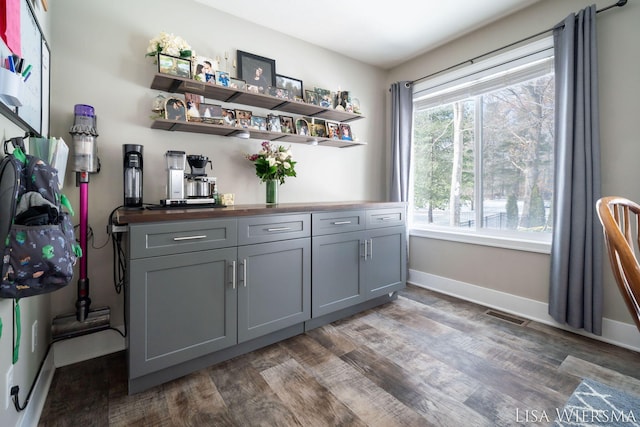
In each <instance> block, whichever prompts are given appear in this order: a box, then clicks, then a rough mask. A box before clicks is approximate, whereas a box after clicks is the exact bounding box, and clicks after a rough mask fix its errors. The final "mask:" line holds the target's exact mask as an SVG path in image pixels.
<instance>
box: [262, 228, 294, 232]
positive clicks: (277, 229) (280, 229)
mask: <svg viewBox="0 0 640 427" xmlns="http://www.w3.org/2000/svg"><path fill="white" fill-rule="evenodd" d="M289 230H291V227H276V228H267V231H269V232H272V231H289Z"/></svg>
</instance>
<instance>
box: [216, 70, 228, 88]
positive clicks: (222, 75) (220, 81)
mask: <svg viewBox="0 0 640 427" xmlns="http://www.w3.org/2000/svg"><path fill="white" fill-rule="evenodd" d="M215 76H216V84H217V85H218V86H224V87H229V73H227V72H226V71H220V70H216V74H215Z"/></svg>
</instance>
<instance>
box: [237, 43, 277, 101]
mask: <svg viewBox="0 0 640 427" xmlns="http://www.w3.org/2000/svg"><path fill="white" fill-rule="evenodd" d="M237 63H238V78H239V79H242V80H244V81H245V82H247V84H248V85H254V86H258V91H259V93H267V90H268V89H269V86H275V85H276V61H275V60H273V59H269V58H265V57H264V56H258V55H254V54H253V53H248V52H244V51H242V50H238V51H237Z"/></svg>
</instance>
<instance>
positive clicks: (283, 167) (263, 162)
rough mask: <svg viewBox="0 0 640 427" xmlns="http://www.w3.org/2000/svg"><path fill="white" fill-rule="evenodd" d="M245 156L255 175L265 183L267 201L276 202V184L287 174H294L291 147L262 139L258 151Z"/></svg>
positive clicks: (280, 182)
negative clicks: (260, 147)
mask: <svg viewBox="0 0 640 427" xmlns="http://www.w3.org/2000/svg"><path fill="white" fill-rule="evenodd" d="M245 157H246V158H247V159H248V160H249V161H250V162H252V163H253V164H254V165H255V168H256V176H257V177H258V178H260V180H261V181H262V182H265V183H266V184H267V203H268V204H273V203H278V184H284V179H285V178H286V177H288V176H296V171H295V165H296V162H295V161H293V159H292V157H291V147H289V148H285V147H283V146H282V145H279V146H276V145H272V144H271V143H270V142H269V141H264V142H263V143H262V150H260V152H258V153H256V154H247V155H246V156H245Z"/></svg>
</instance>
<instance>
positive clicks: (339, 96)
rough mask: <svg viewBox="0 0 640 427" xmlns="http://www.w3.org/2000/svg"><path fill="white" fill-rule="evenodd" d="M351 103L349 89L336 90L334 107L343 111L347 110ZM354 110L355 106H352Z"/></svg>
mask: <svg viewBox="0 0 640 427" xmlns="http://www.w3.org/2000/svg"><path fill="white" fill-rule="evenodd" d="M350 104H351V98H350V96H349V92H347V91H339V92H336V97H335V102H334V105H333V108H335V109H337V110H341V111H347V108H348V107H349V105H350ZM351 111H353V108H351Z"/></svg>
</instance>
